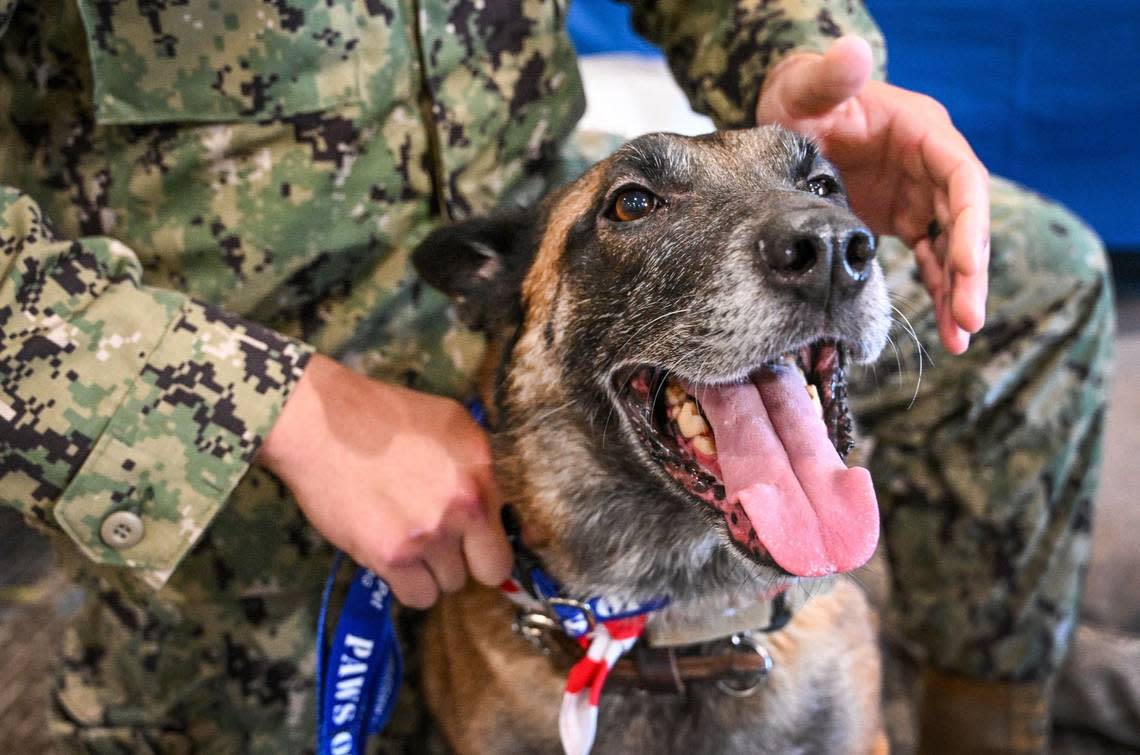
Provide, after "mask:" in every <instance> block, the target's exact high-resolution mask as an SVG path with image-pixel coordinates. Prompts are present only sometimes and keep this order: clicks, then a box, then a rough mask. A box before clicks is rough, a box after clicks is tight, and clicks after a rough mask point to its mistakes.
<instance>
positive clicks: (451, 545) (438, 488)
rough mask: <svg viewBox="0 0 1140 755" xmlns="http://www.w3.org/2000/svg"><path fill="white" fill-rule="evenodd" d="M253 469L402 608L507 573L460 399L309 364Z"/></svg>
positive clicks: (476, 434) (488, 485) (484, 462)
mask: <svg viewBox="0 0 1140 755" xmlns="http://www.w3.org/2000/svg"><path fill="white" fill-rule="evenodd" d="M257 460H258V462H259V463H261V464H263V465H264V466H266V467H267V468H269V469H270V470H271V471H272V472H273V473H274V474H276V475H277V476H278V477H280V478H281V480H282V481H283V482H284V483H285V484H286V485H288V486H289V489H290V490H291V491H292V492H293V495H294V497H295V498H296V499H297V503H298V505H299V506H300V507H301V509H302V511H303V512H304V513H305V516H306V517H308V519H309V521H310V522H312V524H313V526H314V527H316V528H317V529H318V530H319V531H320V532H321V534H322V535H324V536H325V537H326V538H327V539H328V540H329V542H331V543H332V544H333V545H335V546H337V547H338V548H340V549H341V550H343V551H345V552H346V553H348V554H349V555H350V556H351V557H352V558H353V559H354V560H356V562H357V563H359V564H361V565H362V566H367V567H369V568H371V569H372V570H373V571H375V572H376V573H377V574H379V575H380V576H381V577H383V578H384V579H385V580H386V581H387V582H388V584H389V585H390V586H391V587H392V591H393V592H394V593H395V595H396V598H398V599H399V600H400V602H401V603H404V604H405V605H408V606H412V607H415V608H427V607H428V606H430V605H431V604H432V603H434V602H435V601H436V599H437V598H438V597H439V594H440V592H441V591H442V592H454V591H456V590H458V589H460V588H461V587H463V585H464V584H465V583H466V582H467V575H468V572H470V574H471V576H473V577H475V579H477V580H479V581H480V582H482V583H484V584H487V585H498V584H500V583H501V582H502V581H503V580H504V579H506V578H507V576H508V575H509V573H510V568H511V550H510V546H509V545H508V544H507V539H506V535H505V533H504V532H503V528H502V525H501V524H500V523H499V516H498V514H499V500H498V495H497V493H496V490H495V483H494V477H493V475H492V471H491V452H490V448H489V446H488V443H487V438H486V436H485V434H484V433H483V431H482V430H481V429H480V428H479V426H478V425H477V424H475V422H474V420H472V419H471V417H470V416H469V415H468V413H467V411H466V410H465V409H464V408H463V407H462V406H461V405H460V404H459V403H457V402H455V401H452V400H450V399H445V398H440V397H437V396H431V395H428V394H424V393H418V392H416V391H412V390H408V389H406V388H401V387H398V386H394V385H387V384H385V383H380V382H377V381H375V380H370V379H368V378H366V377H364V376H362V375H359V374H357V373H355V372H353V371H352V370H350V369H348V368H347V367H343V366H342V365H340V364H338V363H337V362H335V361H334V360H332V359H329V358H328V357H324V356H320V355H314V356H313V358H312V359H311V360H310V362H309V365H308V367H306V369H305V372H304V374H303V375H302V377H301V380H300V382H299V383H298V384H297V386H296V388H295V389H294V391H293V394H292V395H291V396H290V397H289V400H288V402H287V403H286V405H285V408H284V409H283V410H282V412H281V415H280V417H279V418H278V421H277V422H276V423H275V424H274V426H273V428H272V429H271V430H270V432H269V435H268V437H267V438H266V440H265V443H264V445H263V446H262V448H261V450H260V452H259V454H258V459H257Z"/></svg>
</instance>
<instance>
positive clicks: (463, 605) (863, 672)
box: [415, 128, 888, 753]
mask: <svg viewBox="0 0 1140 755" xmlns="http://www.w3.org/2000/svg"><path fill="white" fill-rule="evenodd" d="M820 177H824V180H822V181H820V180H818V179H820ZM631 186H636V187H644V188H646V189H648V190H649V191H651V192H652V194H653V195H655V196H656V197H659V198H660V200H661V201H660V204H658V205H657V206H656V209H655V210H654V211H653V212H652V213H650V214H649V215H648V216H647V217H645V218H643V219H640V220H636V221H633V222H627V223H621V222H618V221H617V220H616V219H615V218H614V216H613V213H612V206H613V203H614V200H615V197H616V196H618V195H619V194H620V193H621V192H622V191H626V190H628V189H629V187H631ZM820 186H824V187H830V188H831V189H832V193H831V194H830V195H829V196H819V195H818V193H815V192H813V191H812V189H813V188H815V189H818V188H819V187H820ZM805 210H806V211H810V212H811V213H819V214H821V216H826V217H829V218H838V219H840V220H844V221H845V222H846V220H847V219H850V220H851V221H853V222H854V218H853V217H852V216H850V214H849V211H848V210H847V199H846V196H845V194H844V192H843V188H842V185H841V184H840V183H839V181H838V175H837V174H836V173H835V171H834V169H833V168H832V167H831V166H830V165H829V164H828V163H827V162H826V161H825V160H823V159H822V157H820V156H819V154H818V153H817V151H816V150H815V148H814V147H813V146H812V145H811V144H810V143H809V142H808V141H806V140H804V139H802V138H800V137H797V136H794V135H792V134H790V133H789V132H786V131H783V130H780V129H775V128H765V129H755V130H750V131H736V132H722V133H717V134H713V135H708V136H704V137H696V138H685V137H679V136H674V135H667V134H655V135H649V136H645V137H641V138H639V139H636V140H634V141H633V142H631V143H629V144H627V145H626V146H625V147H623V148H621V149H620V150H618V151H617V152H616V153H615V154H613V155H612V156H610V157H609V158H607V159H606V160H604V161H602V162H601V163H599V164H597V165H596V166H594V167H593V168H592V169H591V170H590V171H589V172H587V173H586V174H585V175H583V176H582V177H581V178H580V179H578V180H577V181H576V182H574V183H573V184H571V185H569V186H567V187H565V188H563V189H560V190H558V191H556V192H554V193H552V194H551V195H550V196H549V197H548V198H547V199H546V200H545V201H544V202H543V203H542V204H541V206H540V207H539V208H538V209H537V210H533V211H527V210H515V211H509V212H505V213H502V214H499V215H497V216H492V217H490V218H486V219H476V220H472V221H468V222H465V223H461V224H458V225H454V226H450V227H447V228H443V229H440V230H438V231H436V232H435V233H433V234H432V235H431V236H429V237H428V239H426V240H425V242H424V243H423V244H422V245H421V246H420V248H419V249H417V251H416V253H415V262H416V266H417V268H418V269H419V270H420V272H421V274H422V275H423V277H424V278H425V279H426V280H428V282H430V283H432V284H433V285H436V286H437V287H439V288H441V289H442V290H444V291H446V292H447V293H448V294H449V295H451V296H452V298H453V300H454V301H455V304H456V309H457V311H458V313H459V314H460V316H461V317H462V318H463V319H464V320H465V322H467V323H468V324H469V325H470V326H472V327H475V328H479V329H481V330H483V331H484V332H485V333H486V334H487V336H488V341H489V346H490V347H489V351H488V355H489V356H488V359H487V363H486V364H487V369H486V371H485V380H484V381H483V387H484V400H485V402H486V403H487V405H488V407H489V409H490V411H491V417H492V424H493V425H494V428H495V432H494V435H493V447H494V451H495V462H496V466H497V470H496V471H497V478H498V480H499V483H500V486H501V489H502V493H503V496H504V499H505V500H507V501H510V502H511V503H512V504H513V505H514V506H515V507H516V509H517V510H518V512H519V515H520V518H521V519H522V521H523V522H524V536H525V537H526V539H527V540H528V542H529V544H530V545H531V546H532V547H533V548H534V550H535V551H536V552H537V553H538V554H539V555H540V557H541V558H542V559H543V560H544V562H545V564H546V566H547V567H548V569H549V571H550V572H551V573H552V574H553V575H555V576H556V577H557V578H558V579H559V580H560V581H561V582H562V583H563V584H564V586H565V588H566V589H567V591H568V593H569V594H572V595H578V596H586V595H598V594H603V595H607V596H612V597H615V598H626V599H634V600H638V599H641V600H644V599H647V598H650V597H653V596H657V595H662V594H664V595H668V596H670V597H671V599H672V604H671V606H670V608H669V609H668V611H669V614H670V616H669V618H670V620H671V621H682V622H683V621H684V620H685V617H686V616H692V617H701V618H704V617H707V616H708V615H710V612H717V611H723V609H724V608H725V607H728V606H732V605H746V604H748V603H750V602H752V601H754V600H755V599H756V597H757V596H758V595H759V594H761V593H763V592H765V591H766V590H768V589H769V588H770V587H771V586H772V585H773V584H775V583H776V582H777V581H778V580H779V579H780V573H779V572H778V571H777V570H775V569H774V568H771V567H770V566H765V565H762V564H761V563H759V562H758V561H757V560H755V559H749V558H746V557H744V556H743V555H742V552H741V550H740V549H739V548H737V547H736V546H735V545H733V544H732V543H731V542H730V540H729V537H728V535H727V534H726V529H725V525H724V523H723V518H722V516H721V515H720V514H719V513H717V512H715V511H713V510H712V509H711V507H709V506H708V505H707V504H705V503H703V502H701V501H699V500H697V499H696V498H694V497H693V496H692V495H690V494H689V493H687V492H686V491H685V490H684V489H683V488H682V487H680V486H679V485H678V484H677V483H676V482H674V481H673V480H672V479H671V478H670V477H669V476H668V475H667V474H666V473H665V472H664V471H663V470H662V468H661V466H660V465H658V464H657V463H655V462H653V461H652V460H651V459H650V457H649V454H648V453H647V451H646V449H645V447H644V445H643V444H642V443H641V442H640V441H639V440H638V439H637V437H635V435H634V433H633V431H632V429H631V426H630V424H629V423H628V421H627V418H626V415H625V413H624V412H623V410H622V408H621V407H620V406H619V405H618V399H619V396H618V394H619V392H620V391H621V389H622V386H623V385H624V379H625V377H626V376H628V374H629V372H630V370H631V369H632V368H634V367H636V366H639V365H656V366H662V367H666V368H668V369H669V370H670V371H671V372H673V373H674V374H677V375H680V376H682V377H685V378H687V379H689V380H692V381H698V382H706V383H709V382H723V381H727V380H732V379H737V378H741V377H743V376H745V375H747V374H748V373H750V372H751V371H753V370H755V369H756V368H757V367H758V366H759V365H760V364H761V363H762V362H763V361H765V360H766V359H770V358H772V357H775V356H777V355H779V354H781V353H784V352H786V351H789V350H790V349H792V348H795V347H799V346H800V345H803V344H805V343H809V342H813V341H815V340H817V339H819V338H823V337H830V338H835V339H840V340H842V341H843V342H844V343H845V344H846V347H847V350H848V353H849V355H850V356H851V357H852V358H853V359H855V360H859V361H862V360H867V359H870V358H871V357H873V356H874V355H876V354H877V353H878V351H879V350H880V349H881V348H882V346H883V344H884V341H885V337H886V329H887V323H888V316H887V303H886V293H885V288H884V284H883V276H882V273H881V271H880V270H879V269H878V265H877V263H873V264H872V266H871V267H870V269H869V274H868V276H867V280H866V282H865V284H863V285H862V286H861V287H860V289H859V290H858V292H857V293H856V294H853V295H851V296H845V297H841V296H838V295H835V294H832V295H831V296H830V297H829V298H826V299H825V300H820V301H809V300H806V299H805V298H803V297H800V296H796V295H795V294H794V292H791V291H789V290H787V289H786V287H782V286H780V285H779V284H778V282H777V281H776V280H775V277H774V276H773V275H772V274H771V272H770V271H767V270H766V269H765V267H764V265H763V264H760V263H759V262H758V261H757V257H758V255H757V243H758V240H762V239H764V238H765V234H766V233H768V232H769V229H771V228H773V227H777V226H779V224H780V223H781V222H783V221H782V219H783V218H785V217H787V216H788V214H789V213H793V212H795V211H805ZM800 214H801V215H802V214H803V213H802V212H801V213H800ZM821 592H822V593H823V594H821V595H819V596H817V597H815V598H814V599H812V600H811V601H809V602H808V604H807V605H806V606H805V607H804V608H802V609H801V610H800V611H799V612H798V613H797V614H796V616H795V617H794V618H793V620H792V621H791V623H790V624H789V625H788V626H787V627H786V628H785V629H783V630H780V631H778V632H775V633H772V634H769V635H763V636H761V637H760V639H761V642H762V643H763V644H764V645H765V646H766V647H767V648H768V649H769V651H770V652H771V654H772V656H773V658H774V660H775V669H774V671H773V673H772V675H771V677H770V680H769V682H768V683H767V684H766V685H765V687H764V689H763V691H762V692H760V693H759V694H757V695H755V696H753V697H750V698H745V699H736V698H732V697H729V696H727V695H725V694H723V693H721V692H719V691H718V690H717V689H716V688H715V687H714V686H713V685H711V684H707V683H703V684H702V683H699V684H692V685H690V686H689V688H688V690H687V692H686V693H685V694H650V693H644V692H636V691H627V690H620V689H611V690H608V691H607V692H606V694H605V695H603V698H602V705H601V710H600V723H599V731H598V739H597V744H596V751H597V752H629V751H637V750H641V751H645V752H655V753H656V752H662V753H664V752H687V753H695V752H718V753H731V752H741V753H745V752H747V753H757V752H773V753H776V752H779V753H788V752H827V753H840V752H852V753H862V752H870V751H872V749H873V748H875V747H876V746H879V745H881V743H882V741H883V738H882V736H881V730H880V718H879V710H878V706H879V680H878V676H879V661H878V654H877V650H876V643H875V637H874V632H873V630H872V627H871V616H870V613H869V610H868V608H867V606H866V604H865V602H864V600H863V598H862V595H861V593H860V591H859V590H857V589H856V588H854V587H852V586H851V585H850V584H849V583H846V582H842V581H841V582H839V583H838V584H837V585H836V586H835V587H834V588H833V589H831V590H830V591H821ZM512 615H513V610H512V609H511V607H510V605H509V604H508V603H507V602H506V601H505V600H504V599H503V598H501V597H500V596H499V595H497V594H496V593H495V592H494V591H490V590H487V589H483V588H468V589H467V590H466V591H465V592H463V593H460V594H458V595H454V596H449V597H446V598H445V599H444V600H443V601H441V603H440V605H439V606H438V607H437V609H436V610H435V611H434V612H433V614H432V616H431V617H430V619H429V621H428V627H427V630H426V634H425V638H424V651H425V660H424V667H425V672H424V674H425V679H424V688H425V693H426V696H427V700H428V704H429V707H430V708H431V710H432V712H433V713H434V715H435V716H436V717H437V719H438V720H439V722H440V725H441V727H442V730H443V732H444V734H445V736H446V738H447V740H448V742H449V743H450V745H451V747H452V748H453V749H454V750H455V751H457V752H461V753H487V752H495V753H513V752H520V753H521V752H559V751H560V749H561V748H560V746H559V744H558V726H557V712H558V707H559V702H560V699H561V692H562V687H563V684H564V682H565V675H564V672H559V671H557V670H555V669H554V668H553V666H552V665H551V664H550V663H549V662H548V660H547V659H546V658H545V657H543V656H542V655H540V654H538V653H537V652H536V651H535V650H534V648H533V647H532V646H531V645H529V644H528V643H527V642H526V641H524V640H523V639H521V638H519V637H517V636H515V635H513V634H512V633H511V630H510V628H509V627H510V623H511V618H512Z"/></svg>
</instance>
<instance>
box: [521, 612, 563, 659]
mask: <svg viewBox="0 0 1140 755" xmlns="http://www.w3.org/2000/svg"><path fill="white" fill-rule="evenodd" d="M511 630H512V631H513V632H514V633H515V634H517V635H518V636H520V637H522V638H523V639H524V640H526V641H527V642H529V643H530V644H531V645H534V646H535V647H536V648H538V649H539V650H541V651H542V652H543V653H544V654H548V653H549V652H550V645H549V644H548V642H547V638H549V637H550V636H551V635H552V634H553V633H555V632H561V631H562V625H561V624H559V623H558V620H557V619H555V618H554V617H553V616H549V615H548V614H545V613H541V612H539V611H519V612H518V614H516V615H515V620H514V621H513V622H511Z"/></svg>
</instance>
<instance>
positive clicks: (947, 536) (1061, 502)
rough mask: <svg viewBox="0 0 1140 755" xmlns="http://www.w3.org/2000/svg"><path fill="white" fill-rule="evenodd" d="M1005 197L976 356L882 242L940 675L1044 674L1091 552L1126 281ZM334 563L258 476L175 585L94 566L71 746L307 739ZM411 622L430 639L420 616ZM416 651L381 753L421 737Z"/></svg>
mask: <svg viewBox="0 0 1140 755" xmlns="http://www.w3.org/2000/svg"><path fill="white" fill-rule="evenodd" d="M992 191H993V241H992V262H991V269H990V274H991V286H990V300H989V305H988V319H987V325H986V328H985V330H984V331H983V332H982V333H981V334H980V335H979V336H978V337H976V338H975V339H974V342H973V344H972V345H971V347H970V350H969V351H968V352H967V353H966V354H965V355H963V356H960V357H953V356H949V355H947V354H945V353H944V352H943V351H942V350H941V348H940V347H939V344H938V338H937V334H936V329H935V325H934V321H933V316H932V309H931V306H930V301H929V299H928V297H927V296H926V294H925V292H924V291H923V289H922V287H921V286H920V284H919V282H918V276H917V273H916V271H915V267H914V264H913V262H912V260H911V257H910V255H909V253H908V252H907V250H906V249H904V248H903V247H902V246H901V245H900V244H898V243H896V242H894V241H893V240H891V239H886V240H884V241H883V243H882V245H881V251H880V258H881V260H882V262H883V265H884V267H885V269H886V271H887V274H888V278H889V284H890V287H891V290H892V299H893V302H894V305H895V306H896V307H897V312H896V317H897V320H898V326H897V328H895V330H894V332H893V336H894V345H893V346H891V347H888V348H887V350H886V352H885V353H884V354H883V355H882V357H881V359H880V360H879V361H878V362H877V363H876V364H875V365H873V366H870V367H868V368H867V369H864V370H861V371H860V373H859V374H858V375H857V376H856V383H855V385H854V386H853V387H854V388H855V390H854V391H853V393H854V394H855V401H854V408H855V410H856V416H857V417H859V418H860V421H861V425H862V428H863V430H864V431H865V435H866V440H865V451H866V452H867V454H868V459H869V464H870V466H871V469H872V472H873V474H874V479H875V480H876V485H877V488H878V491H879V501H880V503H881V505H882V510H883V526H884V543H885V547H886V549H887V556H888V558H889V562H890V566H891V569H890V572H891V575H892V576H891V585H890V587H891V596H892V597H891V602H890V604H889V606H888V607H887V609H886V625H887V627H888V629H889V631H894V632H899V633H901V634H902V635H903V636H905V637H906V638H908V639H909V640H911V641H912V642H913V643H917V644H918V645H919V646H921V647H922V648H923V649H924V650H925V652H926V655H927V657H928V660H929V662H930V663H932V664H934V665H935V666H936V667H938V668H939V669H941V670H943V671H947V672H952V673H959V674H964V675H968V676H973V677H977V678H988V679H1018V680H1025V679H1045V678H1046V677H1048V676H1050V675H1051V674H1052V673H1053V672H1054V670H1055V669H1056V668H1057V666H1058V664H1059V662H1060V660H1061V658H1062V657H1063V655H1064V653H1065V649H1066V647H1067V644H1068V640H1069V638H1070V635H1071V633H1072V630H1073V626H1074V622H1075V617H1076V611H1077V602H1078V597H1079V593H1080V586H1081V580H1082V576H1083V570H1084V566H1085V564H1086V561H1087V556H1088V548H1089V534H1090V526H1091V521H1092V505H1093V498H1094V492H1095V488H1096V478H1097V471H1098V466H1099V459H1100V446H1101V436H1102V430H1103V424H1104V400H1105V393H1106V385H1107V374H1106V373H1107V370H1108V367H1109V362H1110V351H1111V343H1112V335H1113V333H1112V331H1113V312H1112V300H1111V290H1110V282H1109V276H1108V270H1107V264H1106V259H1105V255H1104V252H1103V249H1102V247H1101V244H1100V242H1099V240H1098V239H1097V238H1096V236H1095V235H1094V234H1093V233H1092V232H1090V231H1089V230H1088V229H1087V228H1086V227H1085V226H1084V225H1083V224H1082V223H1081V222H1080V221H1079V220H1078V219H1076V218H1075V217H1074V216H1073V215H1071V214H1070V213H1068V212H1067V211H1066V210H1064V209H1063V208H1061V207H1059V206H1057V205H1055V204H1052V203H1050V202H1048V201H1046V200H1044V199H1042V198H1040V197H1038V196H1036V195H1034V194H1031V193H1029V192H1027V191H1025V190H1023V189H1020V188H1018V187H1016V186H1014V185H1012V184H1010V183H1007V182H1004V181H997V180H995V181H994V183H993V186H992ZM920 344H921V345H920ZM920 355H921V357H920ZM920 364H921V370H920ZM920 374H921V382H920V380H919V376H920ZM330 556H331V554H330V550H329V548H328V546H327V544H325V543H324V542H323V541H322V540H321V538H320V537H319V535H317V534H316V533H315V532H314V531H313V530H312V528H311V527H309V526H308V525H307V523H306V522H305V521H304V520H303V518H302V517H301V515H300V513H299V512H298V510H297V508H296V506H294V505H293V504H292V503H291V502H290V500H289V498H288V494H287V491H285V490H284V488H283V487H282V486H281V485H280V484H279V483H278V482H277V481H276V480H274V479H273V478H272V477H271V476H270V475H268V474H267V473H264V472H262V471H260V470H258V469H255V470H253V471H252V472H251V473H250V474H249V475H248V476H247V477H246V478H245V480H244V481H243V482H242V484H241V485H240V487H239V488H238V490H237V491H236V492H235V494H234V496H233V497H232V499H231V501H230V503H229V504H228V505H227V507H226V508H225V510H224V511H223V512H222V513H221V514H220V516H219V517H218V519H217V520H216V521H215V523H214V525H213V526H212V527H211V528H210V530H209V531H208V533H207V535H206V536H205V537H204V539H203V541H202V542H201V543H200V544H199V545H198V547H197V548H196V549H195V550H194V552H193V553H192V554H191V555H190V556H189V557H188V558H187V560H186V561H185V562H184V563H183V564H182V566H181V567H180V568H179V569H178V571H177V572H176V573H175V575H174V577H173V578H172V579H171V581H170V583H169V584H168V586H167V587H166V588H165V589H164V590H163V591H161V592H160V593H158V594H148V593H145V592H143V591H141V590H135V589H134V588H133V587H131V586H130V585H128V584H125V583H123V582H120V581H118V580H116V579H115V577H114V575H108V574H90V573H89V574H88V576H87V578H86V580H85V581H86V583H87V584H88V585H89V595H88V600H87V605H86V607H85V609H84V612H83V614H82V616H81V617H80V618H79V620H78V621H77V622H76V625H75V627H74V628H73V629H72V631H71V632H70V634H69V636H68V639H67V641H66V647H65V649H64V658H63V662H62V664H61V665H60V669H59V674H58V679H57V684H56V689H55V691H54V693H53V701H52V704H53V711H54V723H53V726H54V727H55V730H56V731H57V732H58V733H59V734H60V736H61V741H62V742H63V743H64V744H65V746H66V747H67V748H68V749H69V750H71V751H77V752H93V753H146V752H173V753H180V752H191V751H193V752H220V753H229V752H234V753H238V752H241V753H286V752H288V753H295V752H305V751H311V750H312V749H313V730H314V695H313V692H314V686H313V675H314V667H315V651H314V634H315V624H316V615H317V610H318V602H319V595H320V591H321V586H322V582H323V580H324V579H325V576H326V570H327V567H328V564H329V560H330ZM77 568H78V569H80V570H82V569H84V568H86V567H84V566H83V565H77ZM403 620H404V622H405V623H406V624H409V626H407V632H406V636H414V633H415V632H414V623H415V617H414V616H408V615H405V616H404V617H403ZM410 661H411V662H410V663H409V666H408V683H409V685H410V686H408V687H406V689H405V691H404V693H403V694H402V696H401V700H400V708H399V710H398V712H397V715H396V716H395V719H394V721H393V723H392V725H391V726H390V728H389V730H388V731H387V732H386V733H385V736H384V737H383V739H382V740H378V741H377V742H375V743H374V749H375V750H377V751H383V752H414V751H418V750H422V749H424V747H425V741H426V740H425V736H426V735H425V732H426V731H427V728H426V723H425V720H424V716H423V713H422V711H421V710H420V709H419V707H418V706H417V698H416V694H415V677H416V668H417V663H416V659H415V657H414V654H412V655H411V657H410Z"/></svg>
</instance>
